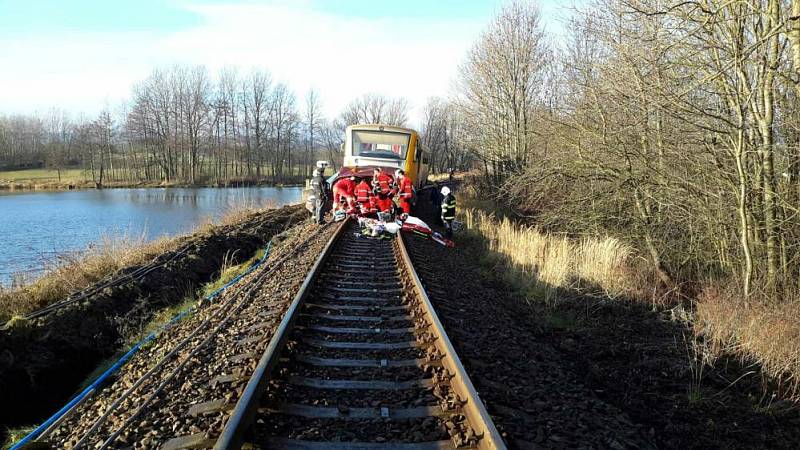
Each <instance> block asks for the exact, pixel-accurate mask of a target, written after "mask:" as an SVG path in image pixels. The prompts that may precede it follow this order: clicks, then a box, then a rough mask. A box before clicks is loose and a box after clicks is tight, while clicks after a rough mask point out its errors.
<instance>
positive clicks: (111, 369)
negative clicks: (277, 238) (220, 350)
mask: <svg viewBox="0 0 800 450" xmlns="http://www.w3.org/2000/svg"><path fill="white" fill-rule="evenodd" d="M271 250H272V240H271V239H270V241H269V243H268V244H267V247H266V249H265V250H264V256H262V257H261V259H259V260H258V261H257V262H256V263H255V264H253V265H252V266H250V268H249V269H247V270H246V271H244V272H243V273H241V274H239V275H237V276H236V277H235V278H233V279H232V280H231V281H229V282H227V283H225V285H224V286H222V287H221V288H219V289H217V290H216V291H214V292H212V293H211V294H209V295H208V296H206V299H207V300H213V299H214V298H215V297H217V296H218V295H219V294H221V293H222V292H223V291H225V289H228V288H229V287H231V286H233V285H234V284H236V282H238V281H239V280H241V279H242V278H243V277H245V276H246V275H248V274H250V273H251V272H253V271H254V270H256V269H257V268H258V267H259V266H260V265H261V264H263V263H264V261H266V260H267V257H268V256H269V254H270V251H271ZM194 309H195V307H194V306H192V307H191V308H189V309H187V310H186V311H182V312H180V313H178V314H176V315H175V316H174V317H173V318H172V319H170V321H169V322H167V323H166V324H165V325H163V326H162V327H161V328H160V329H159V330H158V331H155V332H153V333H150V334H149V335H147V337H145V338H144V339H142V340H141V341H139V342H137V343H136V344H134V346H133V347H131V349H130V350H128V352H127V353H125V354H124V355H122V357H121V358H119V359H118V360H117V361H116V362H115V363H114V365H112V366H111V367H109V368H108V370H106V371H105V372H103V374H102V375H100V376H99V377H97V379H96V380H94V382H92V384H90V385H89V386H88V387H87V388H86V389H84V390H83V391H82V392H81V393H80V394H78V395H76V396H75V398H73V399H72V400H70V401H69V403H67V404H66V405H64V407H63V408H61V409H59V410H58V412H56V413H55V414H53V415H52V416H51V417H50V418H49V419H47V420H46V421H44V423H42V424H41V425H39V426H38V427H36V429H35V430H33V431H31V432H30V433H28V435H27V436H25V437H24V438H22V439H21V440H20V441H18V442H17V443H15V444H14V445H13V446H12V447H11V448H10V449H9V450H19V449H21V448H22V447H23V446H25V445H26V444H28V443H30V442H31V441H33V440H34V439H36V437H37V436H39V435H40V434H42V433H43V432H44V431H45V430H47V429H48V428H50V427H51V426H52V425H53V424H54V423H56V422H57V421H58V420H59V419H61V418H62V417H63V416H64V414H66V413H68V412H69V411H70V410H71V409H72V408H74V407H75V406H76V405H77V404H78V403H80V402H81V401H83V399H85V398H86V397H87V396H88V395H89V394H90V393H91V392H92V391H94V390H95V389H97V388H98V387H99V386H100V385H101V384H102V383H103V382H104V381H105V380H107V379H108V377H110V376H111V375H113V374H114V372H116V371H117V370H119V368H120V367H122V366H123V365H124V364H125V363H126V362H128V360H129V359H131V357H132V356H133V355H134V354H136V352H138V351H139V350H140V349H141V348H142V347H143V346H144V345H145V344H147V343H148V342H150V341H152V340H153V339H155V338H156V337H157V336H158V335H159V334H161V332H162V331H164V330H165V329H166V328H167V327H168V326H170V325H172V324H174V323H175V322H178V321H179V320H181V319H183V318H184V317H186V316H187V315H189V314H190V313H191V312H192V311H194Z"/></svg>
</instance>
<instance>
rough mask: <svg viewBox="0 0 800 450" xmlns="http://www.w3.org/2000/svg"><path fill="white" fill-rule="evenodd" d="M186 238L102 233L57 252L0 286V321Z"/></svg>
mask: <svg viewBox="0 0 800 450" xmlns="http://www.w3.org/2000/svg"><path fill="white" fill-rule="evenodd" d="M256 213H257V211H255V210H253V209H251V208H250V207H248V206H247V205H242V206H240V207H237V208H234V209H232V210H230V211H228V212H227V213H226V214H225V215H224V216H223V217H222V218H220V219H219V220H218V221H217V224H214V223H212V221H211V220H210V219H208V220H206V221H205V222H202V223H200V224H198V226H197V227H196V228H195V230H194V231H193V233H192V234H191V236H193V237H203V236H208V235H210V234H211V233H213V232H215V230H216V229H217V227H226V226H228V227H230V226H236V225H237V224H241V223H244V222H245V221H247V220H249V219H251V218H252V217H253V215H254V214H256ZM186 239H187V236H177V237H162V238H159V239H157V240H155V241H149V242H148V241H145V239H144V238H143V237H138V238H133V237H131V236H127V235H123V236H106V237H104V238H103V239H101V241H100V242H98V243H96V244H94V245H92V246H91V247H89V248H87V249H85V250H83V251H81V252H77V253H71V254H64V255H60V256H59V257H58V261H57V264H56V265H55V267H53V268H51V269H49V270H48V271H47V272H46V273H45V274H44V275H42V276H41V277H39V278H37V279H35V280H34V281H31V282H24V281H23V282H21V283H19V284H17V285H16V286H14V287H12V288H3V287H2V286H0V323H3V322H6V321H8V320H10V319H12V318H14V317H17V316H22V315H24V314H27V313H30V312H32V311H35V310H37V309H40V308H43V307H45V306H47V305H49V304H52V303H54V302H56V301H59V300H62V299H64V298H66V297H67V296H69V295H71V294H73V293H76V292H80V291H82V290H84V289H86V288H88V287H90V286H92V285H93V284H95V283H98V282H99V281H101V280H103V279H106V278H108V277H111V276H114V275H115V274H121V273H122V271H123V270H124V269H126V268H130V267H137V266H142V265H145V264H148V263H150V262H152V261H153V260H154V259H155V258H158V257H159V256H161V255H164V254H165V253H168V252H172V251H175V250H177V249H178V248H179V247H180V246H181V245H183V243H184V242H185V241H186ZM228 265H229V264H225V267H226V268H227V267H228Z"/></svg>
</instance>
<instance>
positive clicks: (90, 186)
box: [0, 181, 303, 192]
mask: <svg viewBox="0 0 800 450" xmlns="http://www.w3.org/2000/svg"><path fill="white" fill-rule="evenodd" d="M302 186H303V183H272V182H267V181H252V182H251V181H236V182H229V183H194V184H192V183H163V182H162V183H148V182H110V183H104V184H103V185H102V186H100V187H98V186H97V185H96V183H94V182H91V181H81V182H77V183H74V182H73V183H68V182H58V181H56V182H45V183H35V182H29V181H24V182H16V181H0V192H3V191H5V192H12V191H13V192H16V191H23V192H36V191H46V192H60V191H76V190H101V189H143V188H154V189H156V188H167V189H168V188H182V189H191V188H219V189H225V188H240V187H302Z"/></svg>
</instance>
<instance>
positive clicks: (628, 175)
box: [428, 0, 800, 299]
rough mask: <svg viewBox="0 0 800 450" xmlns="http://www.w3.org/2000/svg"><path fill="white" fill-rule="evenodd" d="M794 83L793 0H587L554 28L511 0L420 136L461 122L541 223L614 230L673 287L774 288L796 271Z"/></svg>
mask: <svg viewBox="0 0 800 450" xmlns="http://www.w3.org/2000/svg"><path fill="white" fill-rule="evenodd" d="M798 99H800V0H735V1H723V0H697V1H691V2H684V1H677V0H657V1H651V0H591V1H588V2H583V3H581V5H580V6H579V7H577V8H576V9H574V11H573V12H572V18H571V20H570V22H569V23H567V24H566V26H565V27H564V31H563V33H562V34H561V35H560V36H553V35H550V34H548V33H547V32H545V30H544V28H543V26H542V24H541V20H540V12H539V9H538V7H537V5H536V4H535V3H533V2H523V1H518V2H512V3H509V4H507V5H506V6H505V7H504V8H503V9H502V10H501V11H500V12H499V13H498V14H497V15H496V17H495V18H494V19H493V21H492V22H491V23H490V24H489V26H488V27H487V29H486V30H485V32H484V33H483V34H482V35H481V36H480V37H479V38H478V39H477V40H476V42H475V43H474V45H473V48H472V49H471V51H470V52H469V53H468V54H467V55H466V58H465V61H464V63H463V65H462V67H461V71H460V75H459V78H458V83H457V89H456V90H455V92H454V94H453V95H451V96H450V97H449V98H448V99H447V100H444V101H442V102H437V103H435V104H434V105H433V106H431V107H429V108H428V111H429V116H430V117H436V116H438V115H439V114H443V115H445V116H446V115H448V114H453V115H454V116H455V117H458V118H457V119H455V121H454V122H450V121H449V120H447V119H435V120H433V119H431V120H432V121H433V122H437V123H438V122H441V125H437V126H436V127H434V128H435V129H436V132H429V133H428V135H429V139H435V140H437V142H442V141H447V139H449V138H448V137H446V136H448V134H452V135H454V136H458V139H459V140H460V142H461V143H462V144H463V145H459V146H457V147H459V148H463V149H465V151H466V152H467V153H469V155H470V157H471V158H473V159H474V160H475V161H477V162H479V165H480V166H481V167H482V168H483V169H484V170H483V171H484V173H485V174H487V176H488V178H489V179H490V180H492V184H493V187H492V189H491V192H495V193H496V195H497V197H498V198H499V199H501V200H503V201H505V202H506V204H508V205H509V206H511V207H512V208H514V209H515V210H516V211H517V213H519V214H521V215H524V216H530V217H534V218H535V220H536V222H537V223H539V224H540V225H541V226H544V227H548V228H551V229H557V230H561V231H567V232H570V233H572V234H574V235H582V234H591V233H608V234H613V235H616V236H621V237H623V238H624V239H626V240H627V241H628V242H629V243H631V244H632V245H635V246H636V247H637V248H638V249H640V250H641V253H640V254H641V256H642V258H643V259H644V260H646V261H647V263H648V264H649V265H650V267H651V268H653V269H654V273H656V274H657V276H658V279H659V282H660V283H661V284H662V285H664V286H666V287H668V288H670V289H676V290H677V289H679V288H680V287H681V286H682V284H685V283H686V282H688V281H693V282H697V281H703V282H705V281H709V280H718V281H719V280H724V281H725V282H726V283H727V284H728V285H730V284H731V283H730V282H733V284H734V285H736V286H738V290H739V292H740V294H741V295H742V297H743V298H745V299H749V298H751V297H752V296H753V295H756V294H765V295H764V296H765V297H768V298H771V299H780V298H784V297H788V296H791V295H792V292H794V291H795V290H796V289H797V285H796V283H797V282H796V280H797V279H798V275H800V257H798V254H800V253H798V250H800V214H798V212H800V102H798ZM450 110H452V112H446V113H444V112H441V111H450ZM434 135H435V136H440V137H436V138H433V137H432V136H434ZM442 136H444V137H442ZM442 145H444V144H442Z"/></svg>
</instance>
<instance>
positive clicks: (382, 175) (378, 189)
mask: <svg viewBox="0 0 800 450" xmlns="http://www.w3.org/2000/svg"><path fill="white" fill-rule="evenodd" d="M391 185H392V176H391V175H389V174H387V173H386V172H384V171H383V169H381V168H380V167H376V168H375V169H373V171H372V187H373V192H375V193H376V194H378V193H381V194H383V195H387V196H388V195H389V193H390V192H391V190H392V187H391Z"/></svg>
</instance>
